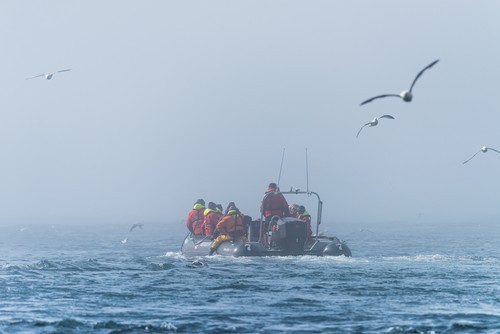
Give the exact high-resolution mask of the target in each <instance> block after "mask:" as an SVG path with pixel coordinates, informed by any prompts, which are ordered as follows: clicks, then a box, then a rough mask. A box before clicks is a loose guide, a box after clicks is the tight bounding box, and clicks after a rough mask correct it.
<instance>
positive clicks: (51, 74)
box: [26, 68, 71, 80]
mask: <svg viewBox="0 0 500 334" xmlns="http://www.w3.org/2000/svg"><path fill="white" fill-rule="evenodd" d="M68 71H71V69H70V68H68V69H65V70H59V71H57V72H54V73H42V74H39V75H35V76H34V77H31V78H26V80H30V79H35V78H39V77H45V79H47V80H50V79H52V77H53V76H54V74H56V73H61V72H68Z"/></svg>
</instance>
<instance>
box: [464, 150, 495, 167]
mask: <svg viewBox="0 0 500 334" xmlns="http://www.w3.org/2000/svg"><path fill="white" fill-rule="evenodd" d="M488 150H492V151H495V152H497V153H500V151H499V150H495V149H494V148H491V147H486V146H483V147H481V149H480V150H479V151H477V152H476V153H474V155H473V156H472V157H470V158H469V159H467V160H465V161H464V162H463V163H462V164H465V163H467V162H469V161H471V160H472V158H474V157H475V156H476V155H477V154H478V153H479V152H483V153H486V152H488Z"/></svg>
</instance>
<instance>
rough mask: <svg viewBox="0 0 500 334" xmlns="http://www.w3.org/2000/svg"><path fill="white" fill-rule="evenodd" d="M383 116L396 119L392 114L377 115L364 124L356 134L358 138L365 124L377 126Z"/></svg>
mask: <svg viewBox="0 0 500 334" xmlns="http://www.w3.org/2000/svg"><path fill="white" fill-rule="evenodd" d="M381 118H388V119H394V117H392V116H391V115H382V116H380V117H376V118H374V119H373V121H371V122H368V123H366V124H365V125H363V126H362V127H361V129H359V131H358V134H357V135H356V138H358V136H359V133H360V132H361V130H363V128H364V127H365V126H376V125H377V124H378V120H379V119H381Z"/></svg>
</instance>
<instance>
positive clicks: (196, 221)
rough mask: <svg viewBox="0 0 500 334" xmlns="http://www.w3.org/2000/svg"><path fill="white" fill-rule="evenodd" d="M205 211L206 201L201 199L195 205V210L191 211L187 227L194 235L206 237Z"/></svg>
mask: <svg viewBox="0 0 500 334" xmlns="http://www.w3.org/2000/svg"><path fill="white" fill-rule="evenodd" d="M204 211H205V201H204V200H203V199H199V200H197V201H196V202H195V203H194V206H193V209H192V210H191V211H189V214H188V218H187V220H186V227H187V228H188V230H189V231H190V232H191V233H192V234H194V235H204V233H203V221H204V219H205V216H204V215H203V212H204Z"/></svg>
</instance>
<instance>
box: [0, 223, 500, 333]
mask: <svg viewBox="0 0 500 334" xmlns="http://www.w3.org/2000/svg"><path fill="white" fill-rule="evenodd" d="M436 225H437V226H439V225H438V224H436ZM170 226H171V225H170ZM129 227H130V226H129V225H123V224H121V225H87V226H81V225H75V224H62V225H57V226H44V225H36V224H35V225H33V226H27V227H22V228H21V227H19V226H7V227H4V228H3V231H2V234H1V235H0V254H1V255H0V333H175V332H178V333H500V229H499V228H498V227H497V226H496V224H491V225H490V226H486V225H482V226H477V225H474V224H470V225H467V224H464V225H460V226H455V227H454V228H438V227H434V226H433V225H429V226H427V227H419V228H416V227H414V228H411V229H410V228H406V229H405V228H400V229H398V230H394V229H390V228H385V229H373V230H365V229H353V230H351V231H349V229H348V228H344V231H343V233H338V235H337V236H338V237H340V238H341V239H346V241H347V243H348V245H349V246H350V248H351V250H352V252H353V255H354V256H353V257H352V258H345V257H338V258H334V257H309V256H302V257H273V258H271V257H269V258H227V257H221V256H213V257H203V258H186V257H184V256H182V255H181V254H180V252H179V249H180V245H181V243H182V241H183V237H184V231H181V230H176V232H171V231H169V230H170V229H171V228H169V225H168V224H153V223H150V224H148V223H144V229H142V230H139V229H135V230H134V231H132V232H129V231H128V229H129ZM125 238H128V239H127V242H125V243H122V240H124V239H125ZM195 260H199V261H200V262H199V263H201V265H194V264H193V261H195Z"/></svg>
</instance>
